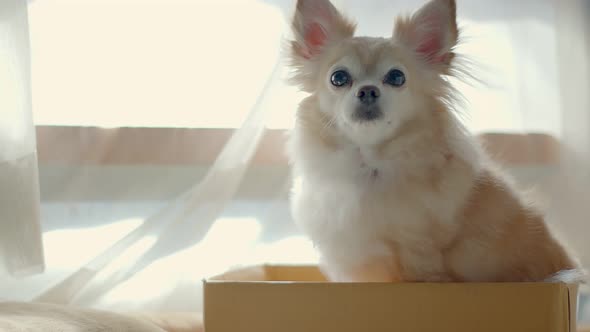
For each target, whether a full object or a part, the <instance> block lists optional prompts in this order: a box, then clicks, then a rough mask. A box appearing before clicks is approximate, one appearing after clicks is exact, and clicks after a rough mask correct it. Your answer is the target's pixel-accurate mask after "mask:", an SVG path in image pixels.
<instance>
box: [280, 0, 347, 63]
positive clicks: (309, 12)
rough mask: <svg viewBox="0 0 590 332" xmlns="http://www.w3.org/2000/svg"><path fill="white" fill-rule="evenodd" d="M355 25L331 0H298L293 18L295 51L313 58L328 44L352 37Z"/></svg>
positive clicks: (305, 56)
mask: <svg viewBox="0 0 590 332" xmlns="http://www.w3.org/2000/svg"><path fill="white" fill-rule="evenodd" d="M354 29H355V25H354V24H353V23H351V22H349V21H348V20H346V19H345V18H344V17H343V16H342V15H341V14H340V13H339V12H338V10H337V9H336V8H335V7H334V6H333V5H332V3H330V1H329V0H298V1H297V8H296V11H295V17H294V18H293V33H294V34H295V41H294V42H293V45H292V46H293V51H294V52H296V53H297V55H299V56H301V57H303V58H305V59H311V58H313V57H314V56H316V55H318V54H319V53H320V52H321V50H322V48H323V47H324V46H326V45H327V44H329V43H331V42H334V41H338V40H339V39H342V38H347V37H352V35H353V34H354Z"/></svg>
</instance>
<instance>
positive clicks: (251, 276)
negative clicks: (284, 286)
mask: <svg viewBox="0 0 590 332" xmlns="http://www.w3.org/2000/svg"><path fill="white" fill-rule="evenodd" d="M268 278H269V275H268V273H267V268H266V266H264V265H256V266H249V267H244V268H240V269H235V270H231V271H228V272H225V273H223V274H220V275H218V276H213V277H211V278H208V279H207V280H210V281H266V280H268ZM207 280H206V281H207ZM206 281H205V282H206Z"/></svg>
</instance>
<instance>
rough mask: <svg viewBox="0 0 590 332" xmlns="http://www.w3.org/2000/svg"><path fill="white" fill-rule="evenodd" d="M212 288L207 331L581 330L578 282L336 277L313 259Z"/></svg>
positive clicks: (250, 271) (207, 287)
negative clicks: (351, 280)
mask: <svg viewBox="0 0 590 332" xmlns="http://www.w3.org/2000/svg"><path fill="white" fill-rule="evenodd" d="M204 291H205V297H204V299H205V306H204V307H205V313H204V320H205V328H206V331H207V332H236V331H240V332H271V331H272V332H303V331H305V332H327V331H329V332H349V331H350V332H353V331H354V332H359V331H363V332H364V331H374V332H381V331H383V332H385V331H388V332H390V331H403V332H426V331H436V332H445V331H448V332H474V331H480V332H497V331H502V332H525V331H531V332H573V331H575V308H576V306H575V299H576V298H577V297H576V296H577V293H576V289H575V287H571V288H570V287H568V285H565V284H559V283H463V284H456V283H445V284H434V283H329V282H325V278H324V277H323V275H322V274H321V273H320V272H319V270H318V269H317V268H316V267H313V266H259V267H252V268H245V269H241V270H236V271H232V272H230V273H227V274H224V275H222V276H219V277H215V278H211V279H209V280H206V281H205V282H204ZM570 308H572V310H570ZM570 320H571V322H572V324H570ZM570 328H571V330H570Z"/></svg>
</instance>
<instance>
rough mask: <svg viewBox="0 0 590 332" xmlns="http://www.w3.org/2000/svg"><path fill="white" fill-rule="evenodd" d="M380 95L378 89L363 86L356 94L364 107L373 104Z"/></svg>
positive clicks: (371, 86)
mask: <svg viewBox="0 0 590 332" xmlns="http://www.w3.org/2000/svg"><path fill="white" fill-rule="evenodd" d="M380 95H381V91H379V88H378V87H376V86H374V85H365V86H363V87H361V88H360V89H359V91H357V93H356V96H357V97H358V99H359V100H360V101H361V103H363V104H365V105H371V104H373V103H374V102H376V101H377V99H378V98H379V96H380Z"/></svg>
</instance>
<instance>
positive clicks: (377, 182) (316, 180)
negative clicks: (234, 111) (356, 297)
mask: <svg viewBox="0 0 590 332" xmlns="http://www.w3.org/2000/svg"><path fill="white" fill-rule="evenodd" d="M302 135H304V134H302ZM295 136H296V137H294V140H293V148H294V149H295V150H297V152H296V153H297V154H298V155H299V156H300V157H302V159H299V160H297V161H296V164H295V169H296V170H299V172H296V176H297V184H296V186H295V190H294V192H293V197H292V204H293V212H294V217H295V220H296V221H297V223H298V224H299V225H300V227H301V228H302V229H303V230H304V231H305V232H306V233H307V234H309V236H310V237H311V239H312V240H313V241H314V243H316V245H317V247H318V249H319V250H320V251H321V252H322V258H323V260H324V261H325V262H326V263H325V264H328V265H330V266H329V268H328V271H329V273H330V274H331V275H330V276H331V278H333V279H335V280H344V281H346V280H352V279H354V280H359V279H362V278H363V277H362V276H361V277H359V276H358V273H356V272H354V271H356V270H361V269H362V270H363V271H368V270H371V268H370V267H368V266H367V265H368V264H369V265H374V266H379V269H380V270H382V271H379V272H371V276H370V277H369V276H368V275H367V277H366V278H367V279H371V280H374V279H375V278H382V279H383V280H396V279H405V280H409V279H414V280H424V279H432V280H440V279H445V278H446V277H445V274H446V272H445V269H444V266H443V264H442V260H441V257H440V251H441V249H440V248H444V247H445V246H447V245H448V243H450V242H451V241H452V238H453V234H454V232H455V229H456V228H457V223H456V222H455V221H454V215H455V214H456V213H457V209H458V207H459V205H458V204H457V202H459V201H461V200H462V198H463V196H464V195H466V193H467V191H468V189H469V184H467V183H465V184H462V183H461V182H458V185H456V186H453V188H452V190H450V189H451V188H450V187H447V186H446V181H445V179H442V178H437V179H434V178H429V177H425V176H424V175H425V174H426V173H423V170H424V169H429V170H430V169H431V168H433V167H441V166H442V167H451V169H452V168H453V165H452V164H451V163H450V161H449V160H447V159H445V156H440V157H438V158H437V157H436V156H434V157H432V156H429V158H425V159H424V158H418V160H414V159H412V158H407V159H405V158H403V157H402V158H401V159H399V158H398V159H396V158H387V159H385V158H382V157H380V156H379V153H378V152H377V151H376V149H374V148H370V147H358V146H354V145H350V146H349V145H344V146H340V147H338V148H336V149H334V150H331V149H325V150H324V151H318V150H315V149H313V148H311V149H310V147H309V146H307V145H305V144H306V143H305V139H304V140H299V139H298V138H303V137H306V138H309V136H303V137H301V136H297V134H296V133H295ZM316 148H317V145H316ZM320 150H321V149H320ZM431 157H432V158H431ZM447 163H448V166H447V165H446V164H447ZM463 175H464V174H463ZM447 177H448V180H449V181H455V182H456V180H455V179H452V178H453V177H454V172H453V171H451V172H449V174H448V175H447ZM400 248H403V250H400ZM427 252H428V254H426V253H427ZM433 253H435V254H433ZM421 256H422V257H421ZM429 256H431V257H429ZM433 260H434V262H433ZM433 269H434V270H436V271H433Z"/></svg>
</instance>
